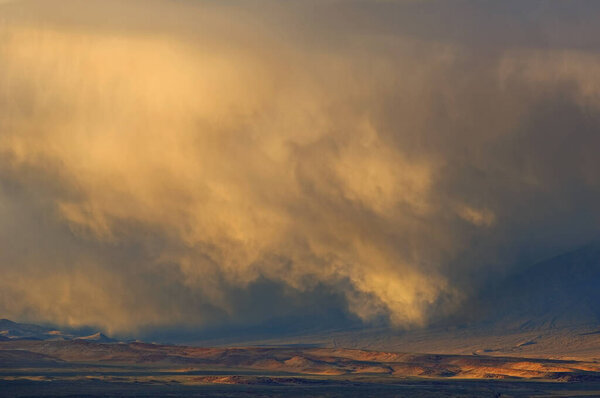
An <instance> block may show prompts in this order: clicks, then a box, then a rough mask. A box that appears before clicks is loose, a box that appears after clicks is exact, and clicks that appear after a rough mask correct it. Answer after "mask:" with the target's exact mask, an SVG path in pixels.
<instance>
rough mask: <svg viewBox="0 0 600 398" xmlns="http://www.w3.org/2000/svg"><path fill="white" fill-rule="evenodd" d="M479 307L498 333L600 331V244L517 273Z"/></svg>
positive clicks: (495, 287) (489, 293)
mask: <svg viewBox="0 0 600 398" xmlns="http://www.w3.org/2000/svg"><path fill="white" fill-rule="evenodd" d="M480 302H481V304H480V305H481V307H482V308H483V310H484V312H485V316H484V319H483V320H484V321H487V322H490V323H492V324H493V325H495V326H496V327H498V328H503V329H507V328H508V329H514V328H519V329H523V330H535V329H561V328H574V327H592V328H593V327H600V244H590V245H587V246H585V247H582V248H580V249H578V250H575V251H572V252H569V253H565V254H562V255H559V256H557V257H554V258H551V259H549V260H546V261H542V262H540V263H538V264H535V265H533V266H531V267H528V268H526V269H525V270H523V271H522V272H520V273H516V274H513V275H512V276H510V277H508V278H506V279H505V280H503V281H501V282H499V283H496V284H494V285H492V286H491V287H490V288H489V289H486V291H485V293H483V294H482V295H481V297H480ZM475 326H476V325H475Z"/></svg>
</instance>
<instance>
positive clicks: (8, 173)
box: [0, 0, 600, 336]
mask: <svg viewBox="0 0 600 398" xmlns="http://www.w3.org/2000/svg"><path fill="white" fill-rule="evenodd" d="M599 11H600V3H598V2H596V1H572V2H566V1H560V0H556V1H536V0H532V1H528V2H522V1H513V0H508V1H502V2H498V1H461V0H456V1H428V0H397V1H395V0H387V1H385V0H370V1H369V0H321V1H316V0H306V1H282V0H279V1H275V0H273V1H270V0H251V1H235V0H221V1H216V0H144V1H142V0H123V1H117V0H17V1H8V2H7V1H3V2H1V3H0V65H1V67H0V272H1V274H2V277H1V278H0V317H3V318H9V319H13V320H17V321H27V322H34V323H47V324H54V325H58V326H62V327H75V328H76V327H83V326H91V327H96V328H99V329H101V330H103V331H105V332H107V333H112V334H120V335H130V336H140V335H152V333H153V332H155V333H159V331H164V330H185V331H186V333H188V332H189V333H195V332H199V333H200V332H202V331H205V330H210V329H215V328H234V327H235V328H249V327H253V326H256V325H258V326H257V327H260V325H268V324H271V325H275V324H276V325H279V326H278V327H283V328H284V329H285V327H286V325H287V327H288V328H292V329H294V330H299V331H301V330H307V331H310V330H312V329H314V328H315V327H329V328H344V327H350V326H355V325H366V326H368V325H374V324H378V325H381V324H385V325H390V326H392V327H394V328H398V329H414V328H421V327H427V326H428V325H430V324H432V323H434V322H436V321H438V320H440V319H445V318H447V317H449V316H451V315H452V314H455V313H457V312H459V311H460V310H461V309H463V308H468V306H469V305H470V303H471V302H472V300H474V297H476V296H477V294H478V292H479V291H480V290H481V289H482V288H484V286H486V284H487V283H489V281H490V280H494V279H498V278H502V277H505V276H507V275H511V274H513V273H516V272H519V270H522V269H523V268H524V267H526V266H528V265H531V264H533V263H535V262H536V261H539V260H541V259H545V258H549V257H552V256H554V255H557V254H559V253H562V252H565V251H568V250H572V249H573V248H577V247H579V246H582V245H584V244H587V243H589V242H593V241H597V240H598V237H599V232H600V231H599V229H600V223H599V222H600V208H599V206H598V203H599V200H600V157H599V156H598V150H599V149H600V112H599V111H600V75H598V73H597V71H598V67H599V66H600V52H599V50H600V32H599V30H600V28H599V27H598V24H597V23H596V22H597V21H596V18H595V16H597V15H598V12H599Z"/></svg>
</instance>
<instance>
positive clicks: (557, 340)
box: [195, 244, 600, 359]
mask: <svg viewBox="0 0 600 398" xmlns="http://www.w3.org/2000/svg"><path fill="white" fill-rule="evenodd" d="M465 307H466V308H468V312H469V314H468V315H464V314H463V315H460V314H459V316H456V317H455V318H453V319H452V320H447V321H446V322H440V323H438V324H436V325H432V326H430V327H429V328H426V329H415V330H408V331H406V330H399V329H394V328H392V327H367V326H365V327H356V328H351V329H342V330H329V331H315V332H306V333H303V332H298V333H295V334H294V335H282V336H277V337H273V336H269V335H267V334H265V335H263V336H262V338H261V336H252V337H250V336H244V335H238V336H228V337H220V338H213V339H210V340H202V341H196V342H195V343H196V344H200V345H241V346H243V345H260V346H297V345H299V344H302V345H312V346H318V347H344V348H360V349H372V350H389V351H400V352H421V353H425V352H429V353H432V352H435V353H445V354H471V353H477V354H487V355H510V356H530V357H536V356H540V357H556V358H558V357H560V358H571V357H572V358H594V359H600V244H590V245H587V246H585V247H581V248H579V249H577V250H574V251H571V252H568V253H565V254H562V255H559V256H556V257H553V258H550V259H548V260H545V261H542V262H539V263H536V264H533V265H531V266H530V267H526V268H524V269H522V270H521V271H520V272H516V273H513V274H511V275H510V276H508V277H507V278H505V279H503V280H499V281H495V282H494V283H492V284H490V285H489V286H487V287H486V288H485V289H483V291H482V293H480V294H479V295H478V296H476V297H473V298H472V300H471V302H470V305H467V306H465ZM465 312H467V311H465Z"/></svg>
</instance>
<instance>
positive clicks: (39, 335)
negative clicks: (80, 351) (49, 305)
mask: <svg viewBox="0 0 600 398" xmlns="http://www.w3.org/2000/svg"><path fill="white" fill-rule="evenodd" d="M6 340H90V341H96V342H99V343H114V342H117V341H118V340H115V339H112V338H109V337H107V336H105V335H104V334H102V333H100V332H98V333H95V334H93V335H90V336H81V335H79V334H77V333H68V332H64V331H61V330H56V329H55V328H50V327H44V326H39V325H32V324H28V323H17V322H13V321H11V320H8V319H0V341H6Z"/></svg>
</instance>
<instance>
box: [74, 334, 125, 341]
mask: <svg viewBox="0 0 600 398" xmlns="http://www.w3.org/2000/svg"><path fill="white" fill-rule="evenodd" d="M75 340H86V341H94V342H96V343H117V342H118V341H119V340H116V339H111V338H110V337H107V336H106V335H104V334H102V333H100V332H98V333H94V334H92V335H90V336H84V337H77V338H76V339H75Z"/></svg>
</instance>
